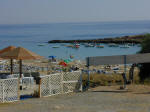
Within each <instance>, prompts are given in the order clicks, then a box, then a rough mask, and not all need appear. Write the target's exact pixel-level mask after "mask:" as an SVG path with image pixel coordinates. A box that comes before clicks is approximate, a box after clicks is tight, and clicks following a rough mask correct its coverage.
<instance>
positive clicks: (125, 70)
mask: <svg viewBox="0 0 150 112" xmlns="http://www.w3.org/2000/svg"><path fill="white" fill-rule="evenodd" d="M126 64H127V56H126V55H124V75H125V78H126V72H127V65H126ZM125 88H126V80H124V89H125Z"/></svg>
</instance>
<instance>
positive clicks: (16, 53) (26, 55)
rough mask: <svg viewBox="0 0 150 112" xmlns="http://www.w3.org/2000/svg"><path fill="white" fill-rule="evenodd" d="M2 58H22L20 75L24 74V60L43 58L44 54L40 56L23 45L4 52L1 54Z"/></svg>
mask: <svg viewBox="0 0 150 112" xmlns="http://www.w3.org/2000/svg"><path fill="white" fill-rule="evenodd" d="M1 57H2V58H4V59H16V60H20V61H19V62H20V63H19V64H20V76H21V74H22V60H31V59H41V58H43V57H42V56H39V55H37V54H35V53H33V52H31V51H29V50H27V49H25V48H22V47H17V48H16V49H14V50H12V51H10V52H6V53H3V54H2V55H1Z"/></svg>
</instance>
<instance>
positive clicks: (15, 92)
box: [0, 71, 82, 103]
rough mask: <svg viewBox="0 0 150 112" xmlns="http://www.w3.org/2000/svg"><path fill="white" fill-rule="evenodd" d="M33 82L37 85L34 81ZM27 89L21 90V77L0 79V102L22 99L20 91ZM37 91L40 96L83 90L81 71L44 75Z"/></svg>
mask: <svg viewBox="0 0 150 112" xmlns="http://www.w3.org/2000/svg"><path fill="white" fill-rule="evenodd" d="M29 82H30V81H29ZM31 84H32V85H35V84H34V83H31ZM30 89H31V88H26V89H25V90H27V92H28V91H29V90H30ZM25 90H20V84H19V78H9V79H0V103H5V102H14V101H17V100H20V93H21V92H23V93H24V92H25ZM37 91H38V92H39V97H45V96H51V95H57V94H64V93H69V92H74V91H82V75H81V72H80V71H75V72H67V73H56V74H50V75H46V76H42V77H41V78H40V83H39V88H38V89H37ZM25 94H26V93H25ZM28 94H29V93H28Z"/></svg>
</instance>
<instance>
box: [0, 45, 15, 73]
mask: <svg viewBox="0 0 150 112" xmlns="http://www.w3.org/2000/svg"><path fill="white" fill-rule="evenodd" d="M15 48H16V47H15V46H8V47H6V48H4V49H2V50H0V56H1V55H2V54H4V53H7V52H10V51H12V50H14V49H15ZM0 59H3V58H0ZM10 66H11V68H10V70H11V72H10V73H11V74H12V73H13V59H10Z"/></svg>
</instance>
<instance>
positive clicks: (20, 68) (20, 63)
mask: <svg viewBox="0 0 150 112" xmlns="http://www.w3.org/2000/svg"><path fill="white" fill-rule="evenodd" d="M19 70H20V77H21V74H22V60H20V61H19Z"/></svg>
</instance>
